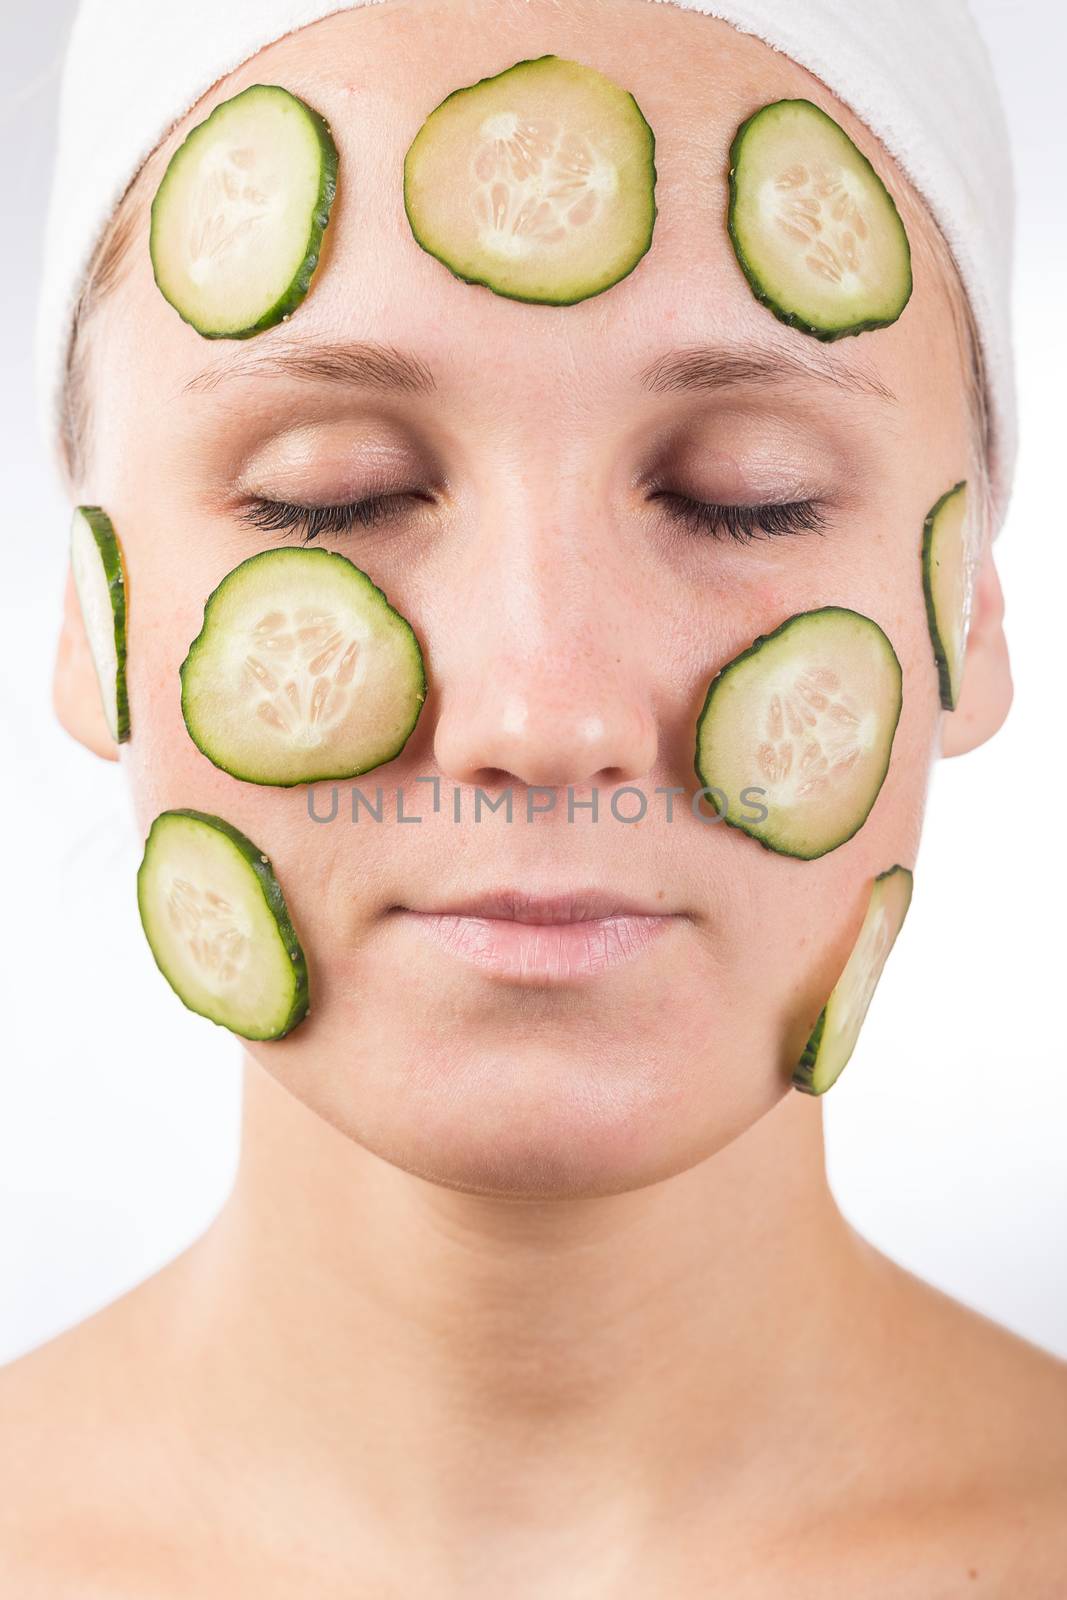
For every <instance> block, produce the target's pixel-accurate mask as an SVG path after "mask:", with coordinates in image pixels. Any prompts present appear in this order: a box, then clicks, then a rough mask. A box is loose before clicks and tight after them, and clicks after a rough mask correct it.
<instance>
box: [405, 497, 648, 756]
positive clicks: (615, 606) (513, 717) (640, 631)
mask: <svg viewBox="0 0 1067 1600" xmlns="http://www.w3.org/2000/svg"><path fill="white" fill-rule="evenodd" d="M557 482H558V480H557ZM546 498H550V499H551V501H552V503H551V505H546V504H545V500H544V499H540V500H539V498H538V496H537V495H536V493H535V492H533V491H529V492H527V491H525V490H524V491H523V492H522V493H521V495H520V494H519V493H518V492H514V493H512V494H510V495H509V496H507V497H506V498H505V500H504V503H503V504H501V503H500V502H499V501H498V505H497V508H496V512H495V513H494V515H493V516H492V518H491V534H492V536H489V534H490V526H489V521H487V524H486V527H485V528H484V529H482V530H481V533H480V535H479V537H478V538H477V539H476V540H475V541H473V542H472V544H471V545H470V546H469V547H468V551H469V554H468V560H467V561H466V562H465V563H464V569H465V570H463V571H462V572H461V573H459V574H457V573H456V572H453V579H454V580H455V581H456V583H457V587H456V589H455V590H454V592H453V601H454V604H453V607H452V612H451V623H452V626H451V627H450V628H449V630H448V634H449V638H448V643H447V647H446V648H444V649H442V650H440V651H438V650H436V649H435V650H434V652H433V659H434V662H435V663H436V668H437V670H436V672H434V669H433V667H431V677H432V678H436V680H437V681H436V684H435V687H436V688H437V691H438V705H439V712H438V720H437V724H436V729H435V736H434V755H435V759H436V761H437V764H438V766H439V768H440V770H441V772H442V773H443V774H444V775H445V776H447V777H450V778H451V779H452V780H453V781H454V782H455V783H457V784H477V785H480V786H481V787H489V786H492V785H499V784H501V783H507V782H517V783H521V784H526V785H537V786H545V787H564V786H567V785H574V786H575V787H578V786H580V785H592V784H596V785H597V786H599V785H601V784H602V785H604V786H606V787H607V786H617V785H619V784H622V783H632V782H635V781H637V780H638V779H640V778H643V777H645V776H646V775H647V774H648V773H650V772H651V771H652V769H653V768H654V766H655V762H656V755H657V746H658V733H657V719H656V715H655V697H654V684H653V681H652V658H653V656H654V653H655V652H654V647H653V641H652V638H651V628H650V623H649V619H648V607H647V602H646V601H645V597H644V595H643V593H642V585H641V581H640V577H639V575H638V568H639V566H640V563H639V561H627V559H626V555H625V551H624V550H622V549H621V547H620V543H619V541H618V540H617V539H616V540H614V541H613V540H612V538H611V534H612V532H613V531H617V530H612V529H610V528H608V527H606V526H605V525H604V513H603V511H602V510H600V511H598V512H596V513H594V514H593V515H592V516H591V515H590V502H589V497H588V495H587V494H581V495H579V494H577V493H576V494H575V495H573V496H569V495H568V496H566V498H567V500H568V501H570V502H571V504H569V505H567V506H564V505H562V504H561V503H560V502H561V499H562V498H563V497H562V496H561V495H560V494H559V493H558V492H557V493H555V494H554V495H552V496H551V497H546ZM579 501H580V504H579V503H578V502H579ZM500 517H503V519H504V524H505V525H504V526H503V527H502V526H501V522H500V520H499V518H500Z"/></svg>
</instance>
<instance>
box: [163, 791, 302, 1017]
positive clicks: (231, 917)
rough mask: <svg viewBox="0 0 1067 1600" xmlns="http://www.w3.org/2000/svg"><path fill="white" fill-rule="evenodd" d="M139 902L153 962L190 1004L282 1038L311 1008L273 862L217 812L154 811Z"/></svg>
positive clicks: (205, 1014)
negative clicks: (214, 814)
mask: <svg viewBox="0 0 1067 1600" xmlns="http://www.w3.org/2000/svg"><path fill="white" fill-rule="evenodd" d="M137 905H138V910H139V911H140V915H141V925H142V927H143V928H144V932H145V937H146V938H147V940H148V944H149V948H150V949H151V951H152V955H153V957H154V959H155V963H156V965H157V967H158V968H159V970H160V971H161V972H162V974H163V976H164V977H165V978H166V980H167V982H168V983H169V984H170V986H171V988H172V989H173V990H174V992H175V994H176V995H177V996H178V998H179V1000H181V1001H182V1003H183V1005H185V1006H186V1007H187V1008H188V1009H189V1010H190V1011H195V1012H196V1013H197V1014H198V1015H199V1016H202V1017H207V1018H208V1019H209V1020H210V1021H211V1022H215V1023H217V1024H218V1025H219V1026H220V1027H224V1028H228V1029H229V1030H230V1032H231V1033H237V1034H240V1035H241V1036H242V1037H243V1038H245V1039H280V1038H282V1037H283V1035H284V1034H287V1033H290V1032H291V1031H292V1030H293V1028H295V1027H296V1025H297V1023H299V1022H301V1021H302V1020H303V1018H304V1017H305V1016H306V1015H307V1011H308V974H307V963H306V961H305V959H304V952H303V950H302V949H301V946H300V941H299V939H298V938H297V936H296V932H295V930H294V928H293V925H292V922H291V921H290V918H289V913H288V910H287V908H286V904H285V897H284V896H283V894H282V891H281V888H280V886H279V884H278V880H277V878H276V877H275V875H274V871H273V868H272V867H271V863H270V861H269V859H268V857H267V856H266V855H265V854H264V853H263V852H262V851H261V850H260V849H259V848H258V846H257V845H254V844H253V843H252V841H251V840H250V839H249V838H247V837H246V835H245V834H243V833H241V832H240V830H239V829H237V828H235V827H233V826H232V825H231V824H230V823H228V822H224V821H223V819H222V818H221V817H215V816H211V815H209V814H208V813H206V812H203V811H192V810H189V809H187V808H179V809H177V810H173V811H163V812H161V813H160V815H159V816H158V817H156V819H155V821H154V822H153V823H152V826H151V828H150V829H149V831H148V838H147V839H146V841H145V849H144V857H143V860H142V862H141V865H140V868H139V869H138V873H137Z"/></svg>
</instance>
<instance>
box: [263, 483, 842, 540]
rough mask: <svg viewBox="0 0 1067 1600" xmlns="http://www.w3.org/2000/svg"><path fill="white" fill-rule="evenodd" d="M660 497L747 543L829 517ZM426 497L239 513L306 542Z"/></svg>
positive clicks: (814, 511)
mask: <svg viewBox="0 0 1067 1600" xmlns="http://www.w3.org/2000/svg"><path fill="white" fill-rule="evenodd" d="M649 499H651V500H662V501H663V503H664V505H665V507H666V514H667V516H668V517H670V519H671V520H672V521H674V522H680V523H681V524H682V525H683V526H684V527H686V528H688V529H689V530H690V532H692V533H697V534H701V535H703V536H705V537H710V538H718V539H733V540H735V541H736V542H737V543H739V544H748V543H750V542H751V541H752V540H753V539H759V538H774V537H780V536H782V535H785V534H793V533H822V532H823V531H824V529H825V526H826V517H825V515H824V513H823V510H822V508H821V506H820V504H819V502H818V501H817V500H790V501H781V502H776V501H767V502H764V503H762V504H755V505H717V504H714V503H713V502H709V501H705V500H694V499H692V498H691V497H690V496H689V495H684V494H672V493H669V492H668V491H666V490H657V491H656V493H655V494H652V495H650V496H649ZM424 500H425V497H424V496H422V495H418V494H414V493H409V494H379V495H370V496H368V497H367V498H366V499H364V500H354V501H348V502H343V503H341V504H339V505H332V506H306V505H296V504H294V503H292V502H290V501H286V500H264V499H256V500H252V501H250V502H249V504H248V505H247V506H246V507H245V508H244V509H243V510H242V511H241V512H239V516H240V517H241V520H242V521H244V522H248V523H250V524H251V525H252V526H253V527H256V528H263V529H267V530H269V531H273V532H278V531H287V530H290V529H294V528H302V529H303V543H304V544H310V543H311V542H312V540H314V539H318V538H320V537H321V536H322V535H323V534H335V533H340V534H343V533H350V532H351V531H352V529H353V528H355V527H356V526H359V527H362V528H370V527H374V526H376V525H377V524H379V523H382V522H389V521H392V520H394V519H395V518H397V517H400V516H403V515H404V513H405V512H406V511H409V510H410V509H411V506H412V502H413V501H424Z"/></svg>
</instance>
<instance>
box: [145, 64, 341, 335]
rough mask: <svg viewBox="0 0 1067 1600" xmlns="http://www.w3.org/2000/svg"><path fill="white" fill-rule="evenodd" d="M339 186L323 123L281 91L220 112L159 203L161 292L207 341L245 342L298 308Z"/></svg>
mask: <svg viewBox="0 0 1067 1600" xmlns="http://www.w3.org/2000/svg"><path fill="white" fill-rule="evenodd" d="M336 187H337V147H336V145H335V144H334V142H333V139H332V137H331V135H330V130H329V126H328V124H327V123H326V122H325V121H324V120H323V118H322V117H320V116H319V114H318V112H317V111H313V110H312V108H311V107H310V106H309V105H306V104H305V103H304V101H303V100H300V99H298V98H297V96H296V95H294V94H290V93H289V91H288V89H282V88H280V87H279V86H278V85H277V84H268V83H254V84H252V85H251V87H250V88H248V89H244V90H242V91H241V93H240V94H237V95H234V96H233V98H232V99H231V100H224V101H223V102H222V104H221V105H218V106H216V107H215V109H214V111H212V113H211V115H210V116H209V117H207V118H206V120H205V121H203V122H201V123H199V124H198V125H197V126H196V127H195V128H194V129H193V130H192V132H191V133H190V134H189V135H188V137H187V138H186V139H185V141H184V143H183V144H182V145H181V146H180V147H179V148H178V149H177V150H176V151H175V153H174V155H173V156H172V157H171V159H170V164H169V165H168V167H167V170H166V172H165V173H164V175H163V180H162V182H161V183H160V185H159V188H158V189H157V190H156V194H155V198H154V199H153V201H152V221H151V230H150V234H149V251H150V254H151V257H152V271H153V273H154V274H155V280H156V283H157V284H158V286H159V290H160V293H161V294H162V295H163V297H164V298H165V299H166V300H168V301H169V302H170V304H171V305H172V306H173V307H174V309H175V311H177V313H178V315H179V316H180V317H181V318H182V319H183V321H185V322H188V323H189V324H190V325H191V326H192V327H194V328H195V329H196V331H197V332H198V333H201V334H203V336H204V338H205V339H246V338H248V337H249V336H250V335H251V334H254V333H259V332H260V331H261V330H262V329H264V328H271V327H273V326H274V324H275V323H277V322H281V321H282V319H283V318H284V317H287V316H288V315H289V314H290V313H291V312H292V311H293V310H295V308H296V307H297V306H298V305H299V304H300V302H301V301H302V300H303V298H304V296H305V295H306V294H307V291H308V288H309V286H310V284H311V277H312V274H313V273H314V271H315V267H316V265H317V264H318V259H319V251H320V248H321V243H322V235H323V232H324V230H325V227H326V224H327V222H328V221H329V216H330V207H331V205H332V204H333V198H334V194H335V192H336Z"/></svg>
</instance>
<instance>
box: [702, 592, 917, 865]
mask: <svg viewBox="0 0 1067 1600" xmlns="http://www.w3.org/2000/svg"><path fill="white" fill-rule="evenodd" d="M902 688H903V679H902V674H901V670H900V662H899V661H898V660H897V656H896V652H895V651H894V649H893V646H892V645H891V644H890V642H889V640H888V639H887V638H886V636H885V634H884V633H883V632H882V629H881V628H880V627H879V626H878V624H877V623H876V622H872V621H871V619H870V618H869V617H865V616H862V615H861V614H860V612H858V611H849V610H848V609H846V608H845V607H844V606H823V607H821V609H819V610H818V611H802V612H800V613H798V614H797V615H796V616H793V617H789V618H788V619H787V620H786V621H785V622H783V623H782V624H781V625H780V626H779V627H777V628H775V630H774V632H773V633H768V634H761V635H760V636H759V638H757V639H756V640H755V641H754V642H753V643H752V644H751V645H749V647H748V649H747V650H743V651H742V652H741V654H740V655H738V656H735V657H734V659H733V660H732V661H730V662H728V663H727V664H726V666H725V667H723V668H722V670H721V671H720V672H719V673H718V674H717V675H716V676H715V677H714V678H713V679H712V681H711V683H710V685H709V687H708V692H707V695H706V697H705V700H704V707H703V710H702V711H701V713H700V718H699V720H698V722H697V743H696V763H695V764H696V771H697V776H698V777H699V779H700V781H701V783H702V784H704V785H705V786H706V787H708V788H709V789H714V790H716V791H717V793H716V795H714V796H713V797H712V804H713V805H714V806H715V808H716V810H718V811H719V813H720V815H721V816H722V818H723V821H725V822H727V823H728V824H729V825H730V826H731V827H735V828H740V829H741V831H742V832H743V833H747V834H750V835H751V836H752V838H754V839H758V840H759V842H760V844H762V845H764V846H765V847H766V848H767V849H769V850H776V851H778V852H779V853H780V854H782V855H788V856H799V857H800V858H801V859H803V860H805V861H810V860H812V859H813V858H814V857H816V856H821V855H825V854H826V852H827V851H828V850H835V849H836V848H837V846H838V845H841V844H844V843H845V841H846V840H847V839H851V837H852V835H853V834H854V833H856V832H857V831H858V830H859V829H860V828H861V827H862V826H863V823H864V822H865V821H866V819H867V816H868V814H869V812H870V810H871V807H872V806H873V805H874V802H875V800H876V799H877V797H878V791H879V790H880V789H881V787H882V781H883V779H884V778H885V775H886V772H887V771H888V770H889V756H890V752H891V750H892V747H893V736H894V734H895V733H896V727H897V722H898V720H899V718H900V708H901V704H902ZM751 788H756V789H759V790H760V791H762V793H761V797H760V798H761V805H762V807H764V808H765V809H766V811H767V816H766V817H765V818H763V819H760V820H753V819H752V817H751V816H750V815H749V814H748V812H749V811H750V810H751V809H752V802H748V803H747V807H746V804H745V802H744V801H743V794H744V792H745V791H746V790H748V789H751ZM723 800H725V802H726V806H725V809H724V807H723V804H722V801H723Z"/></svg>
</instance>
